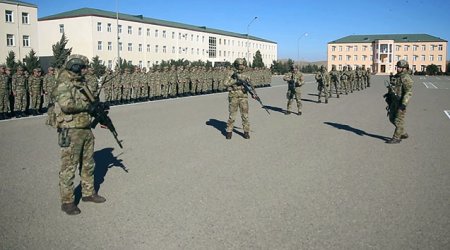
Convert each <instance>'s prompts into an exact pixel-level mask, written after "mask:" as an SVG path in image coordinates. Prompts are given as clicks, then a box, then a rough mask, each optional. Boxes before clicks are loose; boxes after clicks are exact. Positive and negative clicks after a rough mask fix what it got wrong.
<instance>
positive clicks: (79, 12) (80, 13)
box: [38, 8, 276, 44]
mask: <svg viewBox="0 0 450 250" xmlns="http://www.w3.org/2000/svg"><path fill="white" fill-rule="evenodd" d="M116 15H117V13H116V12H112V11H105V10H99V9H92V8H81V9H76V10H72V11H67V12H62V13H59V14H55V15H51V16H46V17H42V18H39V19H38V21H48V20H57V19H64V18H74V17H84V16H98V17H106V18H112V19H116ZM119 20H124V21H131V22H139V23H147V24H154V25H160V26H166V27H173V28H179V29H187V30H193V31H200V32H207V33H213V34H218V35H225V36H233V37H238V38H244V39H251V40H256V41H261V42H268V43H275V44H276V42H273V41H269V40H266V39H262V38H259V37H254V36H248V34H240V33H235V32H229V31H224V30H219V29H213V28H208V27H206V26H195V25H190V24H184V23H178V22H171V21H165V20H159V19H154V18H149V17H144V16H142V15H128V14H123V13H119Z"/></svg>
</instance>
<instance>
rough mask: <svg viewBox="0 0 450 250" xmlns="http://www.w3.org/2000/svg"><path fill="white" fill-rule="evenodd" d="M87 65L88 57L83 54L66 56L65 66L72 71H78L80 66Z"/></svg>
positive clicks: (84, 66)
mask: <svg viewBox="0 0 450 250" xmlns="http://www.w3.org/2000/svg"><path fill="white" fill-rule="evenodd" d="M88 65H89V59H88V58H87V57H85V56H83V55H77V54H74V55H70V56H69V57H67V62H66V66H65V68H66V69H67V70H70V71H72V72H74V73H80V72H81V69H82V68H86V67H87V66H88Z"/></svg>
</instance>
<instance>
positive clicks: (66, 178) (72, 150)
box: [51, 55, 105, 214]
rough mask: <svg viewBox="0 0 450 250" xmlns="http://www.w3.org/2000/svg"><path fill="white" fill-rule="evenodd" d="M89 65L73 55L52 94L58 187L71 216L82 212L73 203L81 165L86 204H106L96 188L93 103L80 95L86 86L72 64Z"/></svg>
mask: <svg viewBox="0 0 450 250" xmlns="http://www.w3.org/2000/svg"><path fill="white" fill-rule="evenodd" d="M74 64H78V65H82V66H83V65H87V64H88V63H87V58H86V57H84V56H80V55H71V56H69V58H68V59H67V63H66V67H65V68H66V69H67V70H66V69H63V70H62V71H61V72H60V73H59V75H58V78H57V83H56V87H55V89H54V90H53V92H52V94H51V95H52V98H53V100H55V108H54V112H55V114H56V124H55V126H56V127H57V128H58V133H59V135H58V139H59V144H60V147H61V171H60V172H59V187H60V195H61V203H62V205H61V209H62V210H63V211H65V212H66V213H68V214H78V213H79V212H80V210H79V209H78V207H77V206H76V205H75V204H74V201H75V197H74V192H73V187H74V183H73V180H74V178H75V171H76V170H77V169H78V166H81V170H80V176H81V190H82V191H81V192H82V200H83V201H93V202H98V203H99V202H104V201H105V199H104V198H103V197H101V196H98V195H97V194H96V192H95V189H94V169H95V162H94V158H93V154H94V135H93V133H92V131H91V128H90V125H91V116H90V115H89V113H88V111H89V109H90V103H89V101H88V99H87V98H86V96H85V95H84V94H82V93H81V91H80V90H79V87H80V86H81V87H82V86H84V87H86V89H87V91H89V88H88V86H87V85H86V82H85V81H84V77H82V75H81V72H78V73H75V72H74V71H73V68H72V65H74Z"/></svg>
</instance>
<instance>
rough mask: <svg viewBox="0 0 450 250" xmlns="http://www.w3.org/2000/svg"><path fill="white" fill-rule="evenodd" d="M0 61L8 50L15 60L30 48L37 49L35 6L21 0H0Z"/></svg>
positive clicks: (4, 57)
mask: <svg viewBox="0 0 450 250" xmlns="http://www.w3.org/2000/svg"><path fill="white" fill-rule="evenodd" d="M0 13H1V19H0V27H1V28H0V62H5V61H6V57H7V56H8V53H9V52H10V51H13V52H14V53H15V56H16V60H21V61H23V59H24V58H25V56H27V55H28V54H29V53H30V51H31V49H34V51H36V53H39V51H38V35H37V31H38V27H37V26H38V23H37V6H36V5H34V4H30V3H25V2H22V1H13V0H0Z"/></svg>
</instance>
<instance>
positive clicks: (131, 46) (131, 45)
mask: <svg viewBox="0 0 450 250" xmlns="http://www.w3.org/2000/svg"><path fill="white" fill-rule="evenodd" d="M128 51H133V44H132V43H128Z"/></svg>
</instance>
